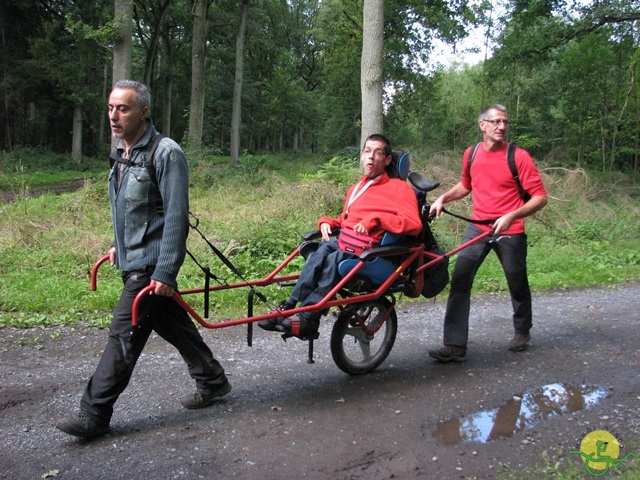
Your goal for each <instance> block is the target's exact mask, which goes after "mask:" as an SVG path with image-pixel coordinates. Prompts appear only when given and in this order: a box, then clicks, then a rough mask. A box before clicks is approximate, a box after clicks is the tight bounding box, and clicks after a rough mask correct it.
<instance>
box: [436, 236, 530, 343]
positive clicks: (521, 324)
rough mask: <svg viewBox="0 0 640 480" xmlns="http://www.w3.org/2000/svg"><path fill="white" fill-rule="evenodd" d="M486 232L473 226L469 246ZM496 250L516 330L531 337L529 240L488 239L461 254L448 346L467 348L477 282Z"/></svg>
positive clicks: (446, 325)
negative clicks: (476, 278)
mask: <svg viewBox="0 0 640 480" xmlns="http://www.w3.org/2000/svg"><path fill="white" fill-rule="evenodd" d="M481 233H482V231H481V230H480V229H479V228H478V227H476V226H475V225H473V224H470V225H469V226H468V227H467V231H466V232H465V234H464V237H463V238H462V243H465V242H467V241H469V240H471V239H473V238H475V237H477V236H478V235H480V234H481ZM491 250H494V251H495V252H496V255H498V259H499V260H500V264H501V265H502V269H503V270H504V274H505V277H506V279H507V285H508V287H509V293H510V295H511V304H512V306H513V327H514V329H515V332H516V333H522V334H525V335H526V334H528V333H529V330H530V329H531V325H532V309H531V288H530V287H529V279H528V277H527V236H526V234H524V233H523V234H519V235H504V236H497V237H495V238H494V237H492V236H489V237H485V238H484V239H482V240H480V241H478V242H476V243H474V244H472V245H470V246H469V247H467V248H465V249H464V250H462V251H460V252H459V253H458V258H457V260H456V264H455V267H454V269H453V275H452V276H451V289H450V291H449V299H448V300H447V312H446V313H445V317H444V342H443V343H444V344H445V345H453V346H460V347H466V346H467V341H468V337H469V310H470V306H471V287H472V286H473V280H474V278H475V276H476V273H477V272H478V269H479V268H480V265H482V262H483V261H484V259H485V258H486V257H487V255H488V254H489V252H490V251H491Z"/></svg>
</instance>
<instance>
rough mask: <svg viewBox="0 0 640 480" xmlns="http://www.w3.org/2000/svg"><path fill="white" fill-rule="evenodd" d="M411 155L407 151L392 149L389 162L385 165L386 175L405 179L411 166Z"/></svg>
mask: <svg viewBox="0 0 640 480" xmlns="http://www.w3.org/2000/svg"><path fill="white" fill-rule="evenodd" d="M410 164H411V157H410V156H409V152H403V151H393V152H391V162H390V163H389V165H387V168H386V171H387V175H389V176H390V177H391V178H399V179H401V180H406V179H407V175H409V168H410V167H411V165H410Z"/></svg>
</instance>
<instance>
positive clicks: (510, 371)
mask: <svg viewBox="0 0 640 480" xmlns="http://www.w3.org/2000/svg"><path fill="white" fill-rule="evenodd" d="M638 298H640V283H638V282H636V283H631V284H627V285H624V286H619V287H612V288H594V289H584V290H582V289H581V290H563V291H555V292H548V293H544V294H536V295H534V315H535V317H534V320H535V326H534V330H532V343H531V346H530V348H529V349H528V350H527V351H526V352H523V353H513V352H509V351H508V350H507V349H506V344H507V342H508V340H509V338H510V337H511V335H512V330H511V321H510V303H509V300H508V297H506V296H505V295H482V296H475V297H474V299H473V302H472V320H471V323H472V329H471V332H470V341H471V343H470V345H469V353H468V357H469V360H468V362H467V363H466V364H447V365H442V364H438V363H436V362H434V361H433V360H432V359H430V358H429V357H428V356H427V355H426V351H427V350H428V349H429V348H432V347H435V346H438V345H439V343H440V341H441V340H440V339H441V332H442V318H443V312H444V299H439V301H437V302H432V301H425V300H422V301H413V302H409V301H407V300H405V299H402V300H400V302H399V307H398V323H399V328H398V337H397V339H396V343H395V346H394V348H393V350H392V352H391V354H390V356H389V358H388V359H387V360H386V361H385V362H384V363H383V364H382V365H381V366H380V367H379V368H378V369H377V370H376V371H375V372H373V373H371V374H368V375H364V376H358V377H351V376H348V375H346V374H344V373H343V372H341V371H340V370H339V369H338V368H337V367H336V366H335V365H334V363H333V360H332V358H331V353H330V350H329V341H328V339H329V334H330V320H329V319H325V320H324V321H323V324H322V326H321V335H320V339H319V340H318V341H317V342H316V349H315V350H316V352H315V359H316V363H315V364H313V365H308V364H307V363H306V362H305V360H306V352H307V350H306V343H303V342H300V341H298V340H296V339H291V340H289V341H288V342H287V343H286V344H285V343H284V342H283V341H282V340H281V339H280V337H279V336H278V335H277V334H273V333H268V332H262V331H260V330H259V329H256V330H257V331H256V332H255V334H254V345H253V347H251V348H250V347H247V346H246V339H245V328H244V327H233V328H226V329H221V330H207V331H204V332H203V335H204V336H205V340H206V341H207V342H208V343H209V345H210V346H211V347H212V350H213V351H214V354H215V355H216V356H217V357H218V358H219V359H220V361H221V362H222V363H223V365H224V366H225V368H226V369H227V371H228V373H229V375H230V376H229V378H230V380H231V382H232V383H233V386H234V390H233V391H232V392H231V394H229V395H228V396H227V397H225V398H224V399H221V400H220V401H219V402H217V403H215V404H214V405H212V406H211V407H210V408H207V409H204V410H200V411H188V410H185V409H183V408H182V407H181V406H180V404H179V403H178V398H180V397H181V396H182V395H184V394H185V393H188V392H190V391H191V389H192V388H193V385H192V382H191V381H190V379H189V377H188V375H187V374H186V369H185V368H184V365H183V363H182V360H181V358H180V357H179V355H177V353H176V352H175V351H174V350H173V349H172V347H170V346H169V345H167V344H166V343H164V342H163V341H162V340H160V339H158V338H156V337H154V338H152V340H151V341H150V343H149V345H148V346H147V349H146V350H145V352H144V354H143V356H142V358H141V360H140V362H139V364H138V367H137V369H136V372H135V374H134V377H133V379H132V382H131V385H130V386H129V388H128V390H127V391H126V392H125V394H124V395H123V396H122V397H121V399H120V400H119V402H118V404H117V405H116V412H115V415H114V417H113V419H112V433H111V434H109V435H107V436H105V437H102V438H100V439H97V440H94V441H90V442H89V441H83V440H78V439H75V438H73V437H70V436H68V435H65V434H63V433H61V432H59V431H58V430H56V429H55V428H54V427H53V424H54V423H55V421H56V420H57V419H58V418H59V417H60V416H63V415H65V414H67V413H69V412H70V411H72V410H74V409H76V408H77V405H78V402H79V399H80V394H81V392H82V389H83V387H84V385H85V382H86V380H87V379H88V377H89V376H90V375H91V373H92V372H93V369H94V368H95V365H96V363H97V361H98V357H99V355H100V351H101V349H102V347H103V345H104V343H105V339H106V331H104V330H98V329H91V328H80V327H76V328H75V329H72V328H64V329H33V330H13V329H7V328H5V329H1V330H0V365H1V371H0V478H7V479H36V478H47V477H49V478H60V479H117V478H128V479H147V478H154V479H182V478H185V479H187V478H188V479H193V478H216V479H219V478H224V479H226V478H239V479H250V478H251V479H254V478H261V479H283V478H291V479H298V478H311V479H332V480H334V479H386V478H401V479H410V478H438V479H459V478H468V477H477V478H492V477H495V476H496V475H498V474H500V473H502V474H504V473H507V474H508V475H509V476H511V477H513V478H518V477H517V475H518V474H522V475H524V477H523V478H526V477H527V474H526V472H527V471H528V470H530V469H533V468H535V469H539V468H541V467H544V466H545V465H547V464H548V465H551V466H552V465H553V464H554V463H555V462H556V461H557V460H558V459H559V458H567V457H569V461H575V462H578V464H580V460H579V457H578V456H576V455H572V454H570V453H569V452H570V451H571V450H576V449H578V448H579V445H580V441H581V440H582V438H583V437H584V436H585V435H586V434H587V433H588V432H589V431H590V430H592V429H593V428H597V429H605V430H607V431H609V432H611V433H613V434H614V435H615V436H616V438H618V439H619V440H620V441H622V442H624V441H625V440H627V439H634V438H635V439H637V438H639V437H640V415H639V413H638V412H640V368H639V364H640V329H639V328H638V325H639V324H640V313H639V309H638V304H639V302H638ZM468 439H475V441H468ZM621 453H624V452H621ZM636 453H638V455H639V456H640V451H637V452H636ZM621 456H622V455H621ZM629 461H631V460H629ZM634 461H640V460H638V459H636V460H634Z"/></svg>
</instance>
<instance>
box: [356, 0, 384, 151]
mask: <svg viewBox="0 0 640 480" xmlns="http://www.w3.org/2000/svg"><path fill="white" fill-rule="evenodd" d="M383 39H384V0H364V8H363V15H362V60H361V62H360V86H361V89H362V130H361V139H360V143H362V142H363V141H364V139H365V138H367V137H368V136H369V135H371V134H372V133H382V131H383V127H382V124H383V112H382V47H383Z"/></svg>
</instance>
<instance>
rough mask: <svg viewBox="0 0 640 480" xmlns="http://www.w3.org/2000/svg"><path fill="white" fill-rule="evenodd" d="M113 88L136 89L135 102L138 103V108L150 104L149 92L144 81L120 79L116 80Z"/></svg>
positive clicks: (140, 108)
mask: <svg viewBox="0 0 640 480" xmlns="http://www.w3.org/2000/svg"><path fill="white" fill-rule="evenodd" d="M113 88H130V89H131V90H135V91H136V94H137V95H136V97H137V98H136V102H137V103H138V109H139V110H142V109H143V108H145V107H147V108H149V107H150V106H151V94H150V93H149V87H147V86H146V85H145V84H144V83H140V82H137V81H136V80H120V81H118V82H116V84H115V85H114V86H113Z"/></svg>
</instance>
